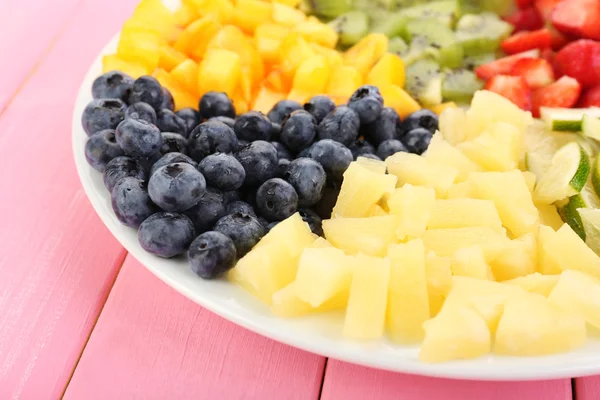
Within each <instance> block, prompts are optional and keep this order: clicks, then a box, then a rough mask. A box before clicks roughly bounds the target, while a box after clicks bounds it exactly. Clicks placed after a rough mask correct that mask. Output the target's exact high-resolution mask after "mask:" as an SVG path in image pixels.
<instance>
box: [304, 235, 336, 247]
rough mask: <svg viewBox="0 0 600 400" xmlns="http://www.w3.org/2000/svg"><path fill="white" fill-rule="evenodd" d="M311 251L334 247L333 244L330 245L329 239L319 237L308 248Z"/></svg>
mask: <svg viewBox="0 0 600 400" xmlns="http://www.w3.org/2000/svg"><path fill="white" fill-rule="evenodd" d="M308 247H309V248H311V249H328V248H330V247H333V245H332V244H331V243H329V242H328V241H327V239H325V238H322V237H320V236H319V237H318V238H316V239H315V241H314V242H312V244H311V245H310V246H308Z"/></svg>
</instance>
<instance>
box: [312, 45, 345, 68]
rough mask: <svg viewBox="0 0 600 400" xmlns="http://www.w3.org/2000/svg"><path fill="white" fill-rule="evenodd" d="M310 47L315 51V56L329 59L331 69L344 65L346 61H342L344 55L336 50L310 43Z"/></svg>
mask: <svg viewBox="0 0 600 400" xmlns="http://www.w3.org/2000/svg"><path fill="white" fill-rule="evenodd" d="M310 47H311V48H312V49H313V50H314V52H315V54H317V55H320V56H323V57H325V58H326V59H327V62H328V63H329V68H331V69H332V70H333V69H336V68H337V67H339V66H342V65H343V63H344V60H343V59H342V55H341V53H340V52H339V51H337V50H336V49H329V48H327V47H324V46H321V45H320V44H317V43H310Z"/></svg>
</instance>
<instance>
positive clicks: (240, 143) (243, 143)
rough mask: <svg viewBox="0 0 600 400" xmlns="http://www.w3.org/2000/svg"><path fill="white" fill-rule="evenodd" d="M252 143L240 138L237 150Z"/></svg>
mask: <svg viewBox="0 0 600 400" xmlns="http://www.w3.org/2000/svg"><path fill="white" fill-rule="evenodd" d="M249 144H250V142H249V141H247V140H240V139H238V145H237V150H236V151H240V150H241V149H243V148H244V147H246V146H248V145H249Z"/></svg>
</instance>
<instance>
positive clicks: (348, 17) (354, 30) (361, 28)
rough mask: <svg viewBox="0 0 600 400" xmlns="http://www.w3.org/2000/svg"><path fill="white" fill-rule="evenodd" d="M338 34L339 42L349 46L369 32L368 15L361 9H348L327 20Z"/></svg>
mask: <svg viewBox="0 0 600 400" xmlns="http://www.w3.org/2000/svg"><path fill="white" fill-rule="evenodd" d="M329 26H331V27H332V28H333V29H335V31H336V32H337V33H338V34H339V38H340V39H339V44H340V45H341V46H343V47H350V46H352V45H354V44H356V43H358V41H359V40H360V39H362V38H364V37H365V36H367V34H368V33H369V17H368V16H367V14H365V13H364V12H362V11H350V12H347V13H345V14H342V15H340V16H339V17H337V18H336V19H334V20H333V21H331V22H329Z"/></svg>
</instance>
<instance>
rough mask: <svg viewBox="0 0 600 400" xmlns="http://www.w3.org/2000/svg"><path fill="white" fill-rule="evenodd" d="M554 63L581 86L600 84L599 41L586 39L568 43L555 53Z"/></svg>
mask: <svg viewBox="0 0 600 400" xmlns="http://www.w3.org/2000/svg"><path fill="white" fill-rule="evenodd" d="M556 65H557V66H558V68H559V69H560V71H561V72H562V73H563V74H565V75H568V76H571V77H573V78H575V79H577V80H578V81H579V83H580V84H581V85H582V86H583V87H591V86H594V85H597V84H600V43H598V42H594V41H593V40H587V39H579V40H577V41H575V42H573V43H570V44H568V45H566V46H565V47H564V48H563V49H562V50H561V51H559V52H558V53H556Z"/></svg>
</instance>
